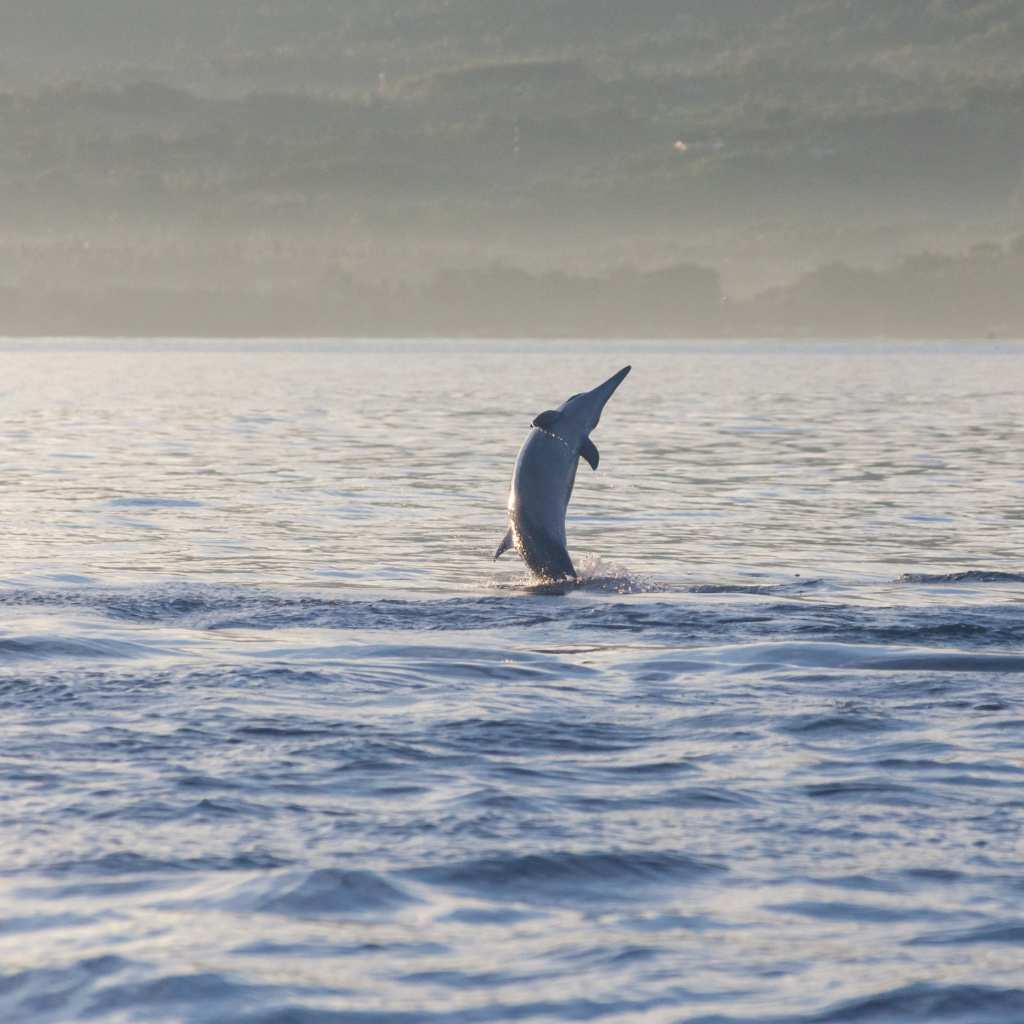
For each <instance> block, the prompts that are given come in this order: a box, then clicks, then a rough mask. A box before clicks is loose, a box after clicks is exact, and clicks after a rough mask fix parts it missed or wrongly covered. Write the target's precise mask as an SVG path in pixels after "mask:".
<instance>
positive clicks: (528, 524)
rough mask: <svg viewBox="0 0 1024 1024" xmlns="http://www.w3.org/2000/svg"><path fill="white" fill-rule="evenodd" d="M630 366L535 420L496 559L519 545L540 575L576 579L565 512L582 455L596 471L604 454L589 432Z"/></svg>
mask: <svg viewBox="0 0 1024 1024" xmlns="http://www.w3.org/2000/svg"><path fill="white" fill-rule="evenodd" d="M630 369H631V367H629V366H624V367H623V368H622V369H621V370H619V372H618V373H616V374H615V375H614V376H613V377H609V378H608V380H606V381H605V382H604V383H603V384H598V386H597V387H596V388H594V390H593V391H584V392H582V393H581V394H578V395H573V396H572V398H570V399H568V400H567V401H565V402H563V403H562V404H561V405H560V406H559V407H558V408H557V409H549V410H548V411H547V412H542V413H541V414H540V415H539V416H538V417H537V418H536V419H535V420H534V421H533V423H532V424H531V426H532V428H533V429H532V430H531V431H530V433H529V434H527V436H526V440H525V441H524V442H523V447H522V448H520V449H519V457H518V458H517V459H516V468H515V469H514V470H513V472H512V489H511V490H510V491H509V495H508V520H509V529H508V533H506V534H505V536H504V537H503V538H502V541H501V543H500V544H499V545H498V550H497V551H495V552H494V557H495V558H500V557H501V555H502V554H503V553H504V552H505V551H507V550H508V549H509V548H515V550H516V551H518V552H519V554H520V555H522V557H523V561H524V562H526V564H527V565H528V566H529V567H530V571H531V572H532V573H533V574H534V575H535V576H540V577H542V578H543V579H546V580H564V579H575V578H576V570H575V569H574V568H573V564H572V559H570V558H569V552H568V551H567V550H566V545H565V512H566V509H567V508H568V507H569V499H570V498H571V497H572V488H573V484H574V483H575V482H576V467H577V465H578V464H579V460H580V456H581V455H582V456H583V458H584V459H586V460H587V462H588V463H589V464H590V468H591V469H597V460H598V457H599V456H598V451H597V448H596V447H595V446H594V442H593V441H591V440H590V432H591V431H592V430H593V429H594V428H595V427H596V426H597V424H598V421H599V420H600V419H601V412H602V410H603V409H604V407H605V403H606V402H607V401H608V399H609V398H611V397H612V395H613V394H614V392H615V389H616V388H617V387H618V386H619V385H620V384H621V383H622V382H623V381H624V380H625V379H626V374H628V373H629V371H630Z"/></svg>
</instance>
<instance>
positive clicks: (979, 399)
mask: <svg viewBox="0 0 1024 1024" xmlns="http://www.w3.org/2000/svg"><path fill="white" fill-rule="evenodd" d="M626 362H631V363H632V364H633V366H634V370H633V373H632V374H631V375H630V377H629V378H628V380H627V381H626V382H625V383H624V384H623V386H622V387H621V388H620V389H619V391H618V392H617V394H616V395H615V397H614V398H613V399H612V401H611V403H610V404H609V406H608V408H607V410H606V412H605V415H604V417H603V419H602V423H601V425H600V427H599V428H598V430H597V431H596V433H595V435H594V440H595V442H596V443H597V445H598V447H599V448H600V450H601V453H602V454H601V468H600V470H599V472H598V473H596V474H593V473H591V472H590V470H589V469H588V468H587V467H586V466H583V467H582V468H581V470H580V474H579V477H578V482H577V490H576V495H575V497H574V499H573V505H572V508H571V516H570V521H569V527H568V532H569V538H570V547H571V550H572V552H573V554H574V556H575V558H576V560H577V563H578V564H579V565H580V566H581V567H582V569H583V574H584V576H585V582H584V584H583V585H582V586H578V587H556V588H546V589H541V590H537V589H534V588H532V587H531V585H530V581H529V580H528V578H527V577H526V575H525V573H524V571H523V568H522V564H521V563H520V562H518V561H517V560H515V559H514V558H508V557H507V556H506V559H503V560H502V561H501V562H498V563H496V564H495V563H493V562H491V561H490V554H491V553H492V552H493V550H494V547H495V545H496V544H497V542H498V540H499V539H500V538H501V535H502V533H503V532H504V530H505V525H506V524H505V518H504V512H503V508H504V502H505V497H506V493H507V487H508V479H509V476H510V474H511V469H512V463H513V461H514V459H515V455H516V452H517V450H518V447H519V444H520V443H521V441H522V439H523V437H524V436H525V433H526V430H527V429H528V425H529V422H530V420H531V418H532V417H533V416H534V415H536V414H537V413H538V412H540V411H541V410H543V409H546V408H550V407H552V406H554V405H557V404H558V403H560V402H561V401H562V400H564V399H565V398H566V397H567V396H568V395H569V394H571V393H573V392H575V391H579V390H581V389H583V388H587V387H592V386H593V385H594V384H596V383H599V382H600V381H601V380H603V379H605V378H606V377H607V376H608V375H609V374H610V373H611V372H613V371H614V370H616V369H618V368H619V367H620V366H621V365H623V364H624V363H626ZM0 365H2V368H3V372H2V373H0V440H2V445H0V465H2V469H3V477H2V479H3V483H2V486H0V514H2V519H3V523H4V530H3V533H2V535H0V556H2V558H0V577H2V583H0V711H2V715H3V726H2V730H3V731H2V736H3V745H2V749H0V780H2V785H3V790H2V792H3V794H4V797H5V799H4V801H3V804H2V809H0V815H2V821H0V895H2V900H3V903H2V907H3V918H2V920H0V965H2V966H0V1019H3V1020H11V1021H32V1022H42V1024H46V1022H54V1024H58V1022H60V1024H63V1022H68V1021H79V1020H81V1021H100V1022H127V1021H131V1022H135V1021H189V1022H192V1021H195V1022H201V1024H242V1022H245V1024H343V1022H344V1024H350V1022H368V1021H369V1022H375V1024H376V1022H401V1024H406V1022H410V1024H411V1022H419V1021H436V1022H446V1024H447V1022H453V1024H454V1022H460V1024H461V1022H467V1024H468V1022H490V1021H495V1022H503V1021H509V1020H527V1021H552V1022H555V1021H557V1022H561V1021H578V1020H600V1021H644V1022H659V1024H660V1022H684V1021H704V1022H712V1021H714V1022H719V1024H726V1022H740V1021H743V1022H759V1024H760V1022H781V1021H801V1022H811V1021H832V1020H835V1021H840V1020H842V1021H857V1022H883V1021H884V1022H890V1021H892V1022H907V1021H922V1022H925V1021H927V1022H932V1021H955V1022H958V1024H965V1022H971V1024H973V1022H987V1021H992V1022H1000V1024H1004V1022H1008V1021H1013V1020H1022V1019H1024V984H1022V981H1021V978H1022V974H1021V964H1022V962H1024V911H1022V910H1021V907H1022V905H1024V873H1022V870H1021V862H1022V857H1024V832H1022V825H1024V788H1022V787H1024V754H1022V744H1021V739H1020V737H1021V730H1022V728H1024V700H1022V690H1021V687H1022V684H1024V561H1022V559H1021V548H1022V540H1024V532H1022V519H1024V511H1022V509H1024V468H1022V462H1021V451H1022V443H1021V442H1022V431H1021V427H1022V422H1021V421H1022V416H1024V405H1022V402H1021V394H1022V392H1024V360H1022V352H1021V349H1020V348H1019V347H1016V346H1014V345H997V344H994V343H977V344H973V345H953V344H943V343H935V344H899V345H894V344H883V343H880V342H875V343H868V342H866V343H862V344H801V345H791V344H783V343H775V342H760V343H749V344H737V343H722V344H707V345H701V344H695V343H688V344H646V343H633V344H612V343H589V344H578V343H573V344H569V343H541V342H522V343H515V344H513V343H497V344H496V343H486V344H485V343H479V344H470V343H458V344H456V343H447V342H440V341H438V342H409V343H403V342H345V343H342V342H309V343H304V344H294V343H277V342H273V341H266V342H238V343H200V342H191V341H179V342H164V343H157V344H156V345H153V344H150V343H138V342H131V341H108V342H74V341H53V342H15V341H11V342H6V343H3V344H2V350H0Z"/></svg>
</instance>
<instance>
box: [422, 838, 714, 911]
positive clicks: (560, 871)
mask: <svg viewBox="0 0 1024 1024" xmlns="http://www.w3.org/2000/svg"><path fill="white" fill-rule="evenodd" d="M726 870H728V869H727V868H726V866H725V865H724V864H721V863H719V862H717V861H712V860H706V859H702V858H698V857H690V856H687V855H686V854H683V853H677V852H675V851H671V852H670V851H653V850H645V851H632V852H618V853H604V852H600V853H599V852H589V853H574V852H548V853H534V854H522V855H518V856H516V855H505V856H492V857H482V858H476V859H473V860H467V861H460V862H456V863H454V864H444V865H437V866H432V867H425V868H416V869H412V870H410V871H409V872H408V874H409V875H410V877H412V878H415V879H416V880H417V881H420V882H424V883H426V884H428V885H430V886H435V887H440V888H443V889H445V890H447V891H449V892H454V893H461V894H469V895H476V896H479V897H481V898H483V899H486V900H488V901H494V900H503V899H504V900H515V901H521V902H525V903H531V902H540V903H542V904H548V903H551V902H555V903H572V904H576V905H578V904H579V903H580V902H581V901H583V902H599V903H605V902H607V903H617V902H622V901H626V902H629V901H633V900H643V899H648V898H649V897H650V889H651V887H673V886H679V885H687V884H690V883H693V882H695V881H697V880H699V879H701V878H704V877H706V876H707V875H710V874H716V873H721V872H724V871H726Z"/></svg>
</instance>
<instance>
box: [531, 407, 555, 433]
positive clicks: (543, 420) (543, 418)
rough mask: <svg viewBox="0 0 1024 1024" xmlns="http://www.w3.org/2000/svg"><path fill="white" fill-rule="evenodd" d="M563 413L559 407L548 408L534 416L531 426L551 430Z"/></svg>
mask: <svg viewBox="0 0 1024 1024" xmlns="http://www.w3.org/2000/svg"><path fill="white" fill-rule="evenodd" d="M561 415H562V414H561V413H560V412H559V411H558V410H557V409H548V410H547V411H546V412H542V413H540V414H539V415H537V416H535V417H534V418H533V422H532V423H531V424H530V426H531V427H540V429H541V430H550V429H551V428H552V427H553V426H554V425H555V422H556V421H557V419H558V417H559V416H561Z"/></svg>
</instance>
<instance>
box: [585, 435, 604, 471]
mask: <svg viewBox="0 0 1024 1024" xmlns="http://www.w3.org/2000/svg"><path fill="white" fill-rule="evenodd" d="M580 455H582V456H583V458H585V459H586V460H587V462H589V463H590V468H591V469H597V463H598V460H599V459H600V458H601V453H600V452H599V451H598V450H597V445H596V444H594V442H593V441H591V440H590V438H589V437H585V438H584V439H583V444H581V445H580Z"/></svg>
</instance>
